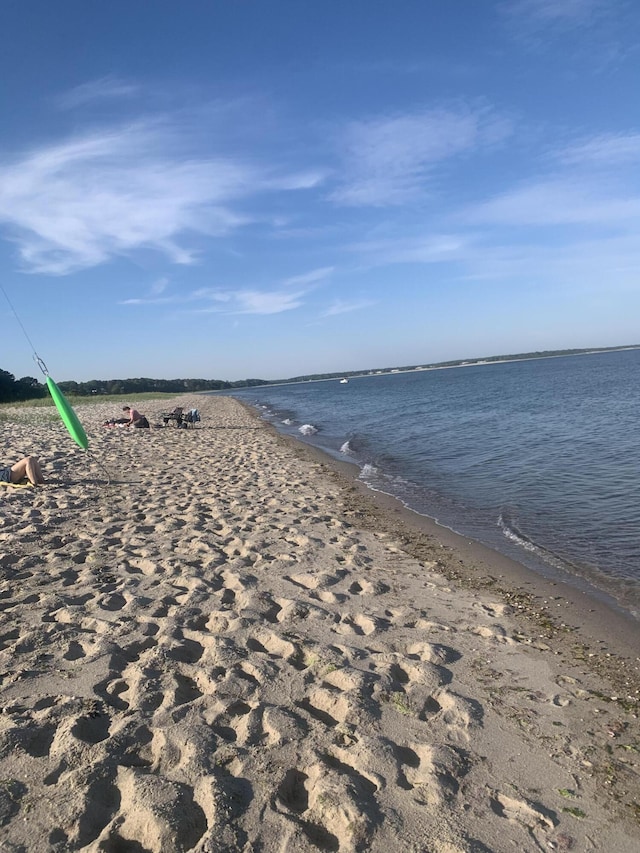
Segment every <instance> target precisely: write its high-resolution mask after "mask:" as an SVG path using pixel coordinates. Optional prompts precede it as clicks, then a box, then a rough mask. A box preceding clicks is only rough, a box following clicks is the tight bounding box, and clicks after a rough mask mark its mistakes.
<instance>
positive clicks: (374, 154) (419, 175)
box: [331, 109, 510, 206]
mask: <svg viewBox="0 0 640 853" xmlns="http://www.w3.org/2000/svg"><path fill="white" fill-rule="evenodd" d="M509 132H510V127H509V123H508V122H506V121H504V120H500V119H497V118H496V117H495V116H491V115H489V114H488V113H487V112H486V111H483V110H472V109H460V110H444V109H440V110H430V111H424V112H418V113H410V114H406V115H396V116H387V117H382V118H372V119H370V120H365V121H356V122H352V123H351V124H350V125H349V126H348V127H347V128H346V132H345V133H344V135H343V138H342V140H341V150H342V158H343V161H344V173H345V177H344V179H343V180H342V182H341V184H340V185H339V186H338V188H337V189H336V190H335V191H334V192H333V193H332V194H331V199H332V200H333V201H335V202H337V203H339V204H343V205H352V206H355V205H374V206H385V205H398V204H403V203H405V202H407V201H411V199H414V198H415V197H416V196H418V195H420V194H421V193H422V192H424V190H425V186H426V184H427V182H428V179H429V177H430V176H431V175H432V173H433V171H434V170H435V169H436V167H437V166H438V165H439V164H442V163H443V162H444V161H446V160H448V159H450V158H452V157H455V156H457V155H460V154H462V153H464V152H467V151H469V150H470V149H473V148H476V147H477V146H479V145H486V144H489V143H495V142H496V141H498V140H500V139H501V138H504V136H505V135H507V134H508V133H509Z"/></svg>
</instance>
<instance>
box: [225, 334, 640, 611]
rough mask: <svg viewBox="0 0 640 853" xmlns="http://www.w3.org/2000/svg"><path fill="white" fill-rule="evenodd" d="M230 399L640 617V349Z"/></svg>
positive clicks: (446, 520) (427, 510)
mask: <svg viewBox="0 0 640 853" xmlns="http://www.w3.org/2000/svg"><path fill="white" fill-rule="evenodd" d="M224 393H226V394H231V395H232V396H234V397H237V398H239V399H242V400H244V401H245V402H247V403H250V404H252V405H253V406H255V407H257V408H258V409H259V410H260V412H261V413H262V416H263V417H264V418H266V419H268V420H269V421H271V422H272V423H273V424H274V425H275V426H276V427H277V428H278V430H280V431H281V432H284V433H287V434H290V435H292V436H295V437H296V438H298V439H299V440H300V441H303V442H306V443H309V444H312V445H314V446H316V447H318V448H321V449H322V450H324V451H326V452H327V453H329V454H331V455H333V456H335V457H336V458H339V459H342V460H347V461H350V462H353V463H355V464H356V465H357V466H358V467H359V469H360V478H361V479H362V480H363V481H364V482H365V483H366V484H367V485H368V486H369V487H370V488H372V489H375V490H379V491H382V492H386V493H387V494H390V495H393V496H394V497H396V498H398V499H399V500H400V501H402V502H403V503H404V504H405V505H406V506H407V507H409V508H411V509H413V510H415V511H416V512H418V513H421V514H423V515H426V516H429V517H431V518H433V519H435V520H436V521H438V522H439V523H440V524H442V525H445V526H446V527H449V528H451V529H452V530H455V531H456V532H458V533H461V534H463V535H464V536H467V537H468V538H470V539H473V540H475V541H478V542H482V543H484V544H486V545H489V546H490V547H492V548H494V549H495V550H497V551H499V552H501V553H503V554H505V555H507V556H509V557H511V558H513V559H516V560H518V561H519V562H520V563H522V564H524V565H527V566H528V567H529V568H532V569H534V570H535V571H538V572H541V573H543V574H545V575H546V576H550V577H561V578H563V579H565V580H568V581H569V582H571V583H574V584H576V585H578V586H580V585H583V586H584V587H588V589H590V590H591V591H593V590H596V591H597V590H600V591H601V592H603V593H605V594H606V595H607V596H611V597H613V599H614V600H615V601H617V602H618V603H619V604H620V605H621V606H622V607H624V609H626V610H628V611H630V612H631V613H633V614H634V615H635V616H636V617H638V618H640V350H621V351H615V352H606V353H592V354H585V355H574V356H558V357H553V358H539V359H528V360H521V361H510V362H492V363H486V364H479V365H470V366H461V367H456V368H442V369H434V370H414V371H407V372H397V373H384V374H379V375H366V376H362V377H350V378H349V381H348V382H344V381H343V382H340V381H339V380H337V379H334V380H324V381H312V382H302V383H288V384H282V385H270V386H261V387H258V388H250V389H242V390H234V391H232V392H228V391H226V392H224Z"/></svg>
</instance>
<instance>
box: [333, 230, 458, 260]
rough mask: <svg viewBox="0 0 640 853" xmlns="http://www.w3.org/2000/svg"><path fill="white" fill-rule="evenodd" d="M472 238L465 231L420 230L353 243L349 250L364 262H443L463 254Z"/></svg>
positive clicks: (455, 258)
mask: <svg viewBox="0 0 640 853" xmlns="http://www.w3.org/2000/svg"><path fill="white" fill-rule="evenodd" d="M469 242H470V237H469V236H468V235H462V234H418V235H411V236H407V235H403V236H402V237H399V238H394V237H380V238H378V239H370V240H365V241H362V242H359V243H353V244H351V246H349V250H350V251H351V252H352V253H354V254H356V255H359V256H360V258H361V259H363V260H364V262H365V264H367V265H368V264H374V265H385V264H442V263H449V262H451V261H455V260H457V259H458V258H460V257H461V256H463V255H464V254H465V253H466V251H467V249H468V245H469Z"/></svg>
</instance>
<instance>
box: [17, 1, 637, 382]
mask: <svg viewBox="0 0 640 853" xmlns="http://www.w3.org/2000/svg"><path fill="white" fill-rule="evenodd" d="M638 93H640V4H638V3H637V2H636V0H397V2H393V3H392V2H391V0H348V2H345V0H322V2H320V0H188V2H186V1H185V2H176V0H171V1H170V2H169V0H153V2H145V0H126V2H124V0H109V2H104V0H64V2H62V0H61V2H55V3H54V2H51V0H3V2H2V4H0V117H1V119H2V123H1V127H2V133H1V134H0V284H1V285H2V288H3V289H4V291H5V293H6V295H7V296H8V298H9V301H7V300H6V299H5V298H4V296H3V295H2V293H0V322H2V325H3V332H2V335H1V336H0V369H3V370H7V371H9V372H10V373H13V374H14V376H15V377H16V378H21V377H23V376H37V377H38V378H42V377H41V375H40V373H39V371H38V368H37V366H36V365H35V363H34V360H33V349H35V351H36V352H37V354H38V355H39V356H40V357H41V358H42V359H43V360H44V362H45V363H46V365H47V367H48V369H49V371H50V373H51V375H52V376H53V377H54V378H55V379H56V380H58V381H63V380H75V381H78V382H81V381H88V380H90V379H115V378H131V377H141V376H148V377H154V378H165V379H172V378H177V377H180V378H206V379H226V380H238V379H244V378H262V379H278V378H287V377H292V376H298V375H302V374H309V373H325V372H340V371H351V370H360V369H363V370H364V369H375V368H383V367H393V366H405V365H420V364H426V363H433V362H438V361H445V360H449V359H464V358H473V357H482V356H489V355H498V354H509V353H519V352H530V351H537V350H550V349H566V348H574V347H586V348H588V347H607V346H618V345H626V344H634V343H640V331H638V318H639V317H640V169H639V163H640V111H639V110H638V103H639V101H638V97H639V95H638ZM9 303H11V305H12V306H13V309H15V312H16V313H17V315H18V317H19V319H20V322H21V324H22V327H21V326H20V324H19V323H18V321H17V320H16V318H15V316H14V313H13V311H12V309H11V306H10V304H9Z"/></svg>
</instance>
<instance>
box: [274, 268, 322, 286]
mask: <svg viewBox="0 0 640 853" xmlns="http://www.w3.org/2000/svg"><path fill="white" fill-rule="evenodd" d="M333 271H334V267H321V268H320V269H317V270H311V272H307V273H302V275H294V276H292V277H291V278H287V279H285V281H283V284H284V285H285V286H286V287H291V286H294V287H299V286H300V285H309V284H316V283H317V282H319V281H323V280H324V279H326V278H329V276H330V275H331V274H332V273H333Z"/></svg>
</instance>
